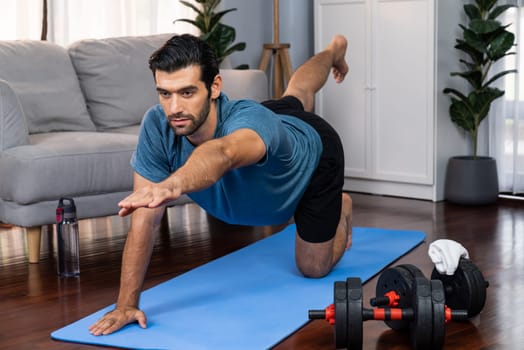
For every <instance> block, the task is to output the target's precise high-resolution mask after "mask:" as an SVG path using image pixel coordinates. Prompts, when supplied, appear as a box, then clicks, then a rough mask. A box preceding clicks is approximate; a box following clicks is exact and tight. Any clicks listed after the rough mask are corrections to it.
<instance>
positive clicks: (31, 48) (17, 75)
mask: <svg viewBox="0 0 524 350" xmlns="http://www.w3.org/2000/svg"><path fill="white" fill-rule="evenodd" d="M0 79H3V80H5V81H7V82H8V83H9V85H10V86H11V88H12V89H13V90H14V92H15V93H16V95H17V96H18V98H19V99H20V103H21V106H22V110H23V112H24V114H25V117H26V119H27V126H28V128H29V133H31V134H34V133H41V132H50V131H60V130H67V131H94V130H95V125H94V124H93V122H92V121H91V118H90V116H89V114H88V112H87V107H86V104H85V100H84V96H83V95H82V91H81V90H80V85H79V83H78V79H77V77H76V74H75V70H74V68H73V65H72V63H71V60H70V58H69V55H68V53H67V50H66V49H65V48H63V47H61V46H59V45H56V44H53V43H50V42H46V41H36V40H13V41H0Z"/></svg>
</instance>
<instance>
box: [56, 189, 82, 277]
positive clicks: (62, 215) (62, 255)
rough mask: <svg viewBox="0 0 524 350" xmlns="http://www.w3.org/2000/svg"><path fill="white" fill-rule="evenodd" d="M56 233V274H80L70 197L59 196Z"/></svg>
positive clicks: (76, 232) (68, 275) (63, 275)
mask: <svg viewBox="0 0 524 350" xmlns="http://www.w3.org/2000/svg"><path fill="white" fill-rule="evenodd" d="M56 234H57V243H58V275H60V276H62V277H75V276H78V275H79V274H80V256H79V249H78V222H77V220H76V207H75V202H74V201H73V199H72V198H60V200H59V201H58V207H57V208H56Z"/></svg>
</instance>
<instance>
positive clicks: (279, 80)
mask: <svg viewBox="0 0 524 350" xmlns="http://www.w3.org/2000/svg"><path fill="white" fill-rule="evenodd" d="M278 7H279V5H278V0H273V43H271V44H264V50H263V51H262V56H261V58H260V64H259V65H258V69H260V70H263V71H264V72H265V71H266V70H267V67H268V65H269V61H270V59H271V58H273V72H272V78H273V98H279V97H280V96H282V94H283V92H284V89H285V87H286V86H287V83H288V82H289V79H290V78H291V75H292V74H293V70H292V68H291V59H290V57H289V48H290V46H291V45H290V44H283V43H280V39H279V28H278V27H279V18H278Z"/></svg>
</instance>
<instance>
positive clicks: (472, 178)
mask: <svg viewBox="0 0 524 350" xmlns="http://www.w3.org/2000/svg"><path fill="white" fill-rule="evenodd" d="M497 1H498V0H475V2H474V3H472V4H466V5H464V11H465V13H466V15H467V17H468V20H469V21H468V22H469V23H468V25H467V26H464V25H460V27H461V28H462V31H463V32H462V38H460V39H457V40H456V45H455V48H456V49H458V50H459V51H461V52H463V53H464V54H465V56H466V58H465V59H460V62H461V63H462V64H463V65H464V67H465V70H464V71H462V72H452V73H451V76H457V77H461V78H463V79H465V80H466V82H467V83H468V86H469V88H468V90H469V91H468V92H467V93H462V92H460V91H458V90H456V89H452V88H446V89H444V91H443V92H444V93H445V94H447V95H449V96H450V97H451V105H450V107H449V114H450V117H451V120H452V121H453V122H454V123H455V124H456V125H457V126H459V127H460V128H462V129H464V130H465V131H466V132H467V133H468V134H469V135H470V137H471V140H472V145H473V155H472V156H460V157H452V158H451V159H450V160H449V163H448V168H447V172H446V183H445V190H444V192H445V197H446V199H447V200H448V201H451V202H455V203H460V204H471V205H475V204H489V203H493V202H495V201H496V200H497V197H498V190H499V188H498V176H497V167H496V162H495V159H493V158H491V157H480V156H478V154H477V143H478V131H479V126H480V124H481V122H482V121H483V120H484V119H485V118H486V117H487V116H488V113H489V110H490V108H491V105H492V103H493V101H495V100H496V99H498V98H499V97H501V96H503V95H504V91H503V90H500V89H499V88H497V87H495V86H494V83H495V82H496V81H497V80H498V79H500V78H501V77H503V76H504V75H506V74H509V73H514V72H516V70H515V69H511V70H504V71H500V72H493V70H494V67H493V65H494V63H495V62H497V61H499V60H500V59H502V58H503V57H505V56H508V55H511V54H513V53H512V52H509V51H510V50H511V48H512V47H513V46H514V43H515V36H514V34H513V33H511V32H509V31H508V30H507V27H508V26H509V25H503V24H502V23H501V22H500V21H498V20H497V18H498V17H499V16H500V15H501V14H503V13H504V12H505V11H506V10H508V9H509V8H511V7H514V5H498V6H497Z"/></svg>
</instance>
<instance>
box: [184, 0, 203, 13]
mask: <svg viewBox="0 0 524 350" xmlns="http://www.w3.org/2000/svg"><path fill="white" fill-rule="evenodd" d="M180 3H181V4H182V5H184V6H187V7H189V8H191V9H192V10H193V11H195V12H196V13H198V14H199V15H202V11H201V10H200V9H199V8H198V7H196V6H195V5H193V4H192V3H190V2H189V1H184V0H180Z"/></svg>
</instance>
